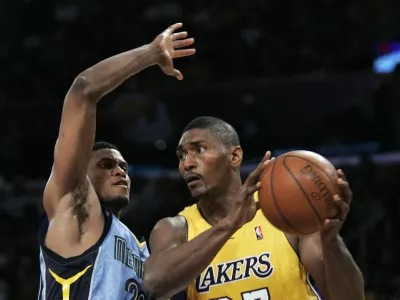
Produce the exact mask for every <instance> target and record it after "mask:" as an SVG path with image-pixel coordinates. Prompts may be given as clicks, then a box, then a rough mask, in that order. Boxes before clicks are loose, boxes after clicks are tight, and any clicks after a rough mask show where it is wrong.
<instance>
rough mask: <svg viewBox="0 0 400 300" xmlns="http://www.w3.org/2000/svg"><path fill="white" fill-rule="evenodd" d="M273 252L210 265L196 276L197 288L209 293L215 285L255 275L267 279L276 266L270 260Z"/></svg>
mask: <svg viewBox="0 0 400 300" xmlns="http://www.w3.org/2000/svg"><path fill="white" fill-rule="evenodd" d="M270 257H271V253H269V252H264V253H261V254H260V255H259V256H250V257H244V258H241V259H238V260H234V261H229V262H224V263H220V264H217V265H210V266H208V267H207V269H206V270H205V271H204V272H203V273H202V274H201V275H200V276H199V277H197V278H196V290H197V292H198V293H199V294H201V293H207V292H209V291H210V289H211V288H212V287H213V286H217V285H220V284H222V283H224V284H226V283H230V282H235V281H239V280H243V279H247V278H250V277H253V276H255V277H256V278H260V279H265V278H268V277H270V276H271V275H272V273H273V272H274V267H273V266H272V264H271V261H270Z"/></svg>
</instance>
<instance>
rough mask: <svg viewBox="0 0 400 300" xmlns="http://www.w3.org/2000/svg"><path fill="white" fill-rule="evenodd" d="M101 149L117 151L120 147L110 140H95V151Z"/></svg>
mask: <svg viewBox="0 0 400 300" xmlns="http://www.w3.org/2000/svg"><path fill="white" fill-rule="evenodd" d="M100 149H115V150H117V151H119V149H118V147H117V146H115V145H114V144H111V143H108V142H102V141H99V142H95V143H94V145H93V151H97V150H100Z"/></svg>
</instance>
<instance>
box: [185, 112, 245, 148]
mask: <svg viewBox="0 0 400 300" xmlns="http://www.w3.org/2000/svg"><path fill="white" fill-rule="evenodd" d="M192 129H208V130H210V132H211V133H212V134H214V135H216V136H218V137H219V138H220V140H221V142H222V144H223V145H224V146H225V147H227V148H229V147H232V146H240V140H239V136H238V134H237V132H236V130H235V129H234V128H233V127H232V125H230V124H229V123H227V122H225V121H223V120H221V119H218V118H215V117H198V118H195V119H193V120H192V121H190V122H189V124H188V125H186V127H185V129H184V130H183V132H182V134H184V133H185V132H187V131H189V130H192Z"/></svg>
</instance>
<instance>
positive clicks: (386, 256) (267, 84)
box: [0, 0, 400, 300]
mask: <svg viewBox="0 0 400 300" xmlns="http://www.w3.org/2000/svg"><path fill="white" fill-rule="evenodd" d="M399 6H400V2H398V1H394V0H393V1H389V0H379V1H378V0H367V1H358V0H349V1H346V2H344V1H332V0H324V1H318V2H314V1H312V2H311V1H304V0H296V1H295V0H292V1H258V0H235V1H232V0H230V1H225V0H224V1H222V0H220V1H207V0H203V1H202V0H192V1H179V0H176V1H174V0H169V1H159V0H153V1H143V2H139V1H122V0H121V1H109V0H101V1H94V0H85V1H78V0H70V1H66V0H64V1H63V0H56V1H48V0H41V1H38V0H25V1H22V0H4V1H2V2H0V22H1V23H0V24H1V27H0V30H1V42H0V65H1V67H0V124H1V126H0V145H1V154H0V233H1V243H0V299H1V300H3V299H34V298H35V297H36V294H37V288H38V284H39V282H38V278H39V265H38V257H39V255H38V244H37V220H38V214H39V212H40V211H41V195H42V192H43V188H44V184H45V182H46V180H47V176H48V175H49V172H50V168H51V164H52V151H53V147H54V143H55V140H56V137H57V133H58V126H59V121H60V115H61V109H62V103H63V98H64V95H65V93H66V91H67V90H68V88H69V86H70V84H71V82H72V81H73V79H74V78H75V76H76V75H77V74H79V72H81V71H83V70H84V69H86V68H87V67H89V66H91V65H93V64H95V63H96V62H98V61H99V60H101V59H104V58H106V57H108V56H111V55H113V54H116V53H118V52H122V51H125V50H129V49H131V48H134V47H137V46H141V45H142V44H145V43H149V42H151V41H152V39H153V38H154V37H155V36H156V35H157V34H158V33H159V32H161V31H162V30H163V29H164V28H166V27H167V26H169V25H170V24H172V23H175V22H178V21H181V22H183V23H184V30H187V31H189V33H190V35H191V36H193V37H195V38H196V48H197V54H196V55H195V56H194V57H190V58H186V59H182V60H180V61H177V62H176V67H177V68H179V69H180V70H181V71H182V73H183V74H184V76H185V80H184V81H183V82H178V81H176V80H175V79H174V78H171V77H166V76H164V75H163V74H162V72H161V71H160V70H159V69H158V68H156V67H153V68H151V69H148V70H145V71H143V72H142V73H140V74H139V75H138V76H136V77H134V78H132V79H130V80H129V81H128V82H126V83H125V84H124V85H123V86H122V87H120V88H119V89H118V90H116V91H115V92H113V93H112V94H110V95H109V96H107V97H105V98H104V99H103V100H102V101H101V102H100V104H99V113H98V131H97V137H98V139H101V140H106V141H109V142H112V143H115V144H117V145H118V146H119V147H120V149H121V151H122V153H123V155H124V157H125V158H126V159H127V161H128V162H129V163H130V164H131V170H130V172H131V175H132V176H133V183H132V200H131V205H130V206H129V208H128V209H127V210H126V211H125V212H124V214H123V221H124V222H125V223H126V224H127V225H129V227H130V228H131V229H132V231H133V232H134V233H135V234H136V235H138V236H141V235H143V236H145V237H146V238H147V237H148V234H149V232H150V230H151V228H152V226H153V225H154V224H155V222H156V221H157V220H158V219H160V218H163V217H165V216H173V215H175V214H176V213H177V212H179V211H180V210H181V209H183V207H184V206H186V205H189V204H191V203H193V200H192V199H190V197H189V194H188V192H187V189H186V187H185V185H184V183H183V182H182V181H181V180H179V176H178V173H177V172H176V167H177V163H178V161H177V159H176V155H175V147H176V145H177V143H178V141H179V138H180V134H181V130H182V129H183V127H184V126H185V125H186V123H187V122H189V121H190V120H191V119H192V118H194V117H197V116H201V115H212V116H216V117H220V118H223V119H224V120H226V121H228V122H229V123H231V124H232V125H234V126H235V128H236V129H237V131H238V133H239V135H240V137H241V142H242V146H243V148H244V151H245V160H246V164H245V165H244V168H243V176H245V175H246V174H247V173H248V171H250V170H252V167H253V164H254V163H255V162H257V161H258V159H259V158H260V157H261V156H262V155H263V153H265V151H266V150H268V149H270V150H272V151H273V152H274V154H275V155H277V154H279V153H282V152H284V151H286V150H288V149H309V150H314V151H317V152H319V153H321V154H323V155H325V156H327V157H328V158H330V159H332V161H333V162H334V163H335V166H336V167H338V168H339V167H341V168H343V170H344V171H345V172H346V174H347V177H348V178H349V181H350V182H351V187H352V189H353V192H354V201H353V206H352V210H351V213H350V215H349V217H348V220H347V222H346V224H345V228H343V232H342V235H343V237H344V238H345V241H346V243H347V245H348V247H349V249H350V251H351V252H352V254H353V256H354V257H355V259H356V260H357V263H358V264H359V266H360V267H361V268H362V270H363V273H364V276H365V284H366V287H365V290H366V294H367V295H368V297H370V298H369V299H400V291H399V287H400V274H399V269H400V268H399V267H400V266H399V258H398V257H399V255H398V254H399V242H398V239H397V236H398V234H397V231H396V229H398V228H399V217H400V208H399V192H400V191H399V189H400V186H399V184H398V182H397V181H398V180H399V178H400V165H399V161H400V159H399V157H400V154H397V151H398V150H399V147H400V121H399V120H400V118H399V116H400V102H399V100H400V99H399V95H400V88H399V82H400V76H399V75H398V74H397V72H393V73H391V74H376V73H374V72H373V71H372V65H373V60H374V58H375V57H376V56H377V55H378V54H379V51H378V50H380V51H381V52H382V51H383V52H384V51H385V49H386V48H387V45H388V44H385V43H388V42H392V41H397V40H400V37H399V35H400V30H399V28H400V26H399V25H400V24H399V23H400V22H399V21H398V20H400V8H399ZM379 45H381V46H379ZM396 295H397V296H396Z"/></svg>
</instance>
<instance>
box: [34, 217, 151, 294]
mask: <svg viewBox="0 0 400 300" xmlns="http://www.w3.org/2000/svg"><path fill="white" fill-rule="evenodd" d="M103 212H104V215H105V225H104V230H103V234H102V236H101V237H100V239H99V241H98V242H97V243H96V244H95V245H93V246H92V247H91V248H90V249H88V250H86V251H85V252H84V253H82V254H81V255H79V256H75V257H70V258H63V257H61V256H59V255H57V254H56V253H54V252H52V251H51V250H50V249H48V248H47V247H46V246H45V245H44V239H45V236H46V233H47V228H48V220H47V218H43V220H42V221H41V229H40V232H39V242H40V273H41V276H40V290H39V297H38V299H39V300H45V299H46V300H48V299H51V300H58V299H60V300H75V299H76V300H84V299H85V300H86V299H90V300H100V299H101V300H103V299H107V300H113V299H115V300H123V299H129V300H131V299H134V300H136V299H138V300H145V299H148V296H147V295H146V294H145V293H144V291H143V290H142V280H143V272H144V261H145V260H146V258H147V257H148V256H149V252H148V249H147V246H146V244H145V243H144V242H143V243H139V241H138V240H137V239H136V237H135V236H134V235H133V233H132V232H131V231H130V230H129V229H128V227H126V226H125V225H124V224H122V223H121V221H119V220H118V219H117V218H116V217H115V216H114V215H113V214H112V213H110V212H108V211H107V210H103Z"/></svg>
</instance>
